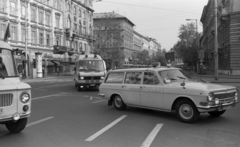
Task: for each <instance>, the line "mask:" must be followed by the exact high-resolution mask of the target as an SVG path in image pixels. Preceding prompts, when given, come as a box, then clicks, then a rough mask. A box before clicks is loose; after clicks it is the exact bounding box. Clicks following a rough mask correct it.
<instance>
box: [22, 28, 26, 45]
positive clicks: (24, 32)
mask: <svg viewBox="0 0 240 147" xmlns="http://www.w3.org/2000/svg"><path fill="white" fill-rule="evenodd" d="M21 39H22V42H25V41H26V29H25V26H22V32H21Z"/></svg>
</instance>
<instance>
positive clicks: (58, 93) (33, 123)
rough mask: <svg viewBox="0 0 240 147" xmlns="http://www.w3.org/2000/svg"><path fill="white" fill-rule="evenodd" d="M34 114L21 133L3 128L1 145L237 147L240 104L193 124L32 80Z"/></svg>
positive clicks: (69, 85)
mask: <svg viewBox="0 0 240 147" xmlns="http://www.w3.org/2000/svg"><path fill="white" fill-rule="evenodd" d="M29 84H30V85H31V86H32V114H31V117H30V118H29V120H28V126H27V128H26V129H25V130H23V132H21V133H19V134H10V133H8V131H7V129H6V128H5V126H0V147H237V146H240V113H239V112H240V104H238V105H237V106H236V107H235V108H233V109H230V110H228V111H227V112H226V113H225V114H224V115H223V116H222V117H219V118H213V117H210V116H209V115H208V114H201V117H200V119H199V120H198V121H197V122H196V123H194V124H185V123H182V122H180V121H179V120H178V119H177V118H176V116H175V115H174V114H172V113H165V112H158V111H153V110H146V109H139V108H133V107H127V109H126V110H125V111H117V110H115V109H114V107H109V106H107V101H106V100H103V99H101V98H100V97H98V96H97V94H98V91H97V90H96V89H93V90H87V91H81V92H78V91H77V90H76V89H75V87H74V83H73V81H72V79H70V78H69V77H66V78H65V79H63V78H59V79H57V80H53V81H44V82H29Z"/></svg>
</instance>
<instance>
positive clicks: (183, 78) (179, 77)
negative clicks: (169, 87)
mask: <svg viewBox="0 0 240 147" xmlns="http://www.w3.org/2000/svg"><path fill="white" fill-rule="evenodd" d="M177 77H178V78H180V79H184V80H185V79H186V78H184V77H180V76H177Z"/></svg>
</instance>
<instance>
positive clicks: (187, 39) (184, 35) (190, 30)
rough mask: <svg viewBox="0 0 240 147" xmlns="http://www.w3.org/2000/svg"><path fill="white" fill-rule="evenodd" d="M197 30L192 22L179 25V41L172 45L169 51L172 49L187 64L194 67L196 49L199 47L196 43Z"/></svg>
mask: <svg viewBox="0 0 240 147" xmlns="http://www.w3.org/2000/svg"><path fill="white" fill-rule="evenodd" d="M197 35H199V34H197V32H196V27H195V24H194V23H188V24H186V25H181V26H180V28H179V36H178V37H179V41H178V42H177V43H176V44H175V45H174V46H173V48H172V49H171V51H174V52H175V54H176V55H177V56H178V57H181V58H182V59H183V62H184V63H187V64H188V66H191V67H195V66H196V65H197V62H198V50H199V49H200V48H199V46H198V43H197Z"/></svg>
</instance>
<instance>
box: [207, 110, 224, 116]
mask: <svg viewBox="0 0 240 147" xmlns="http://www.w3.org/2000/svg"><path fill="white" fill-rule="evenodd" d="M225 112H226V110H222V111H213V112H208V114H210V115H211V116H213V117H219V116H221V115H223V113H225Z"/></svg>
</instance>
